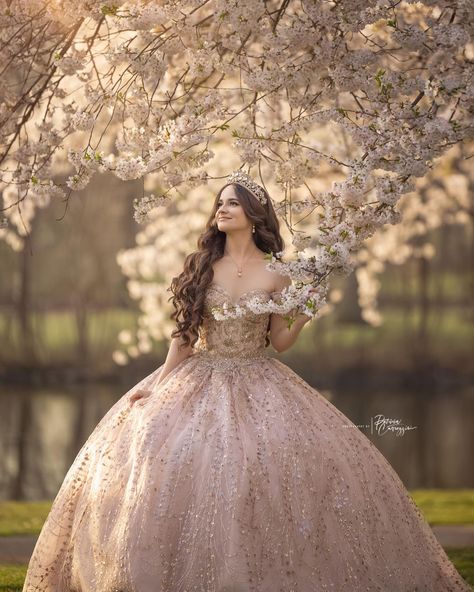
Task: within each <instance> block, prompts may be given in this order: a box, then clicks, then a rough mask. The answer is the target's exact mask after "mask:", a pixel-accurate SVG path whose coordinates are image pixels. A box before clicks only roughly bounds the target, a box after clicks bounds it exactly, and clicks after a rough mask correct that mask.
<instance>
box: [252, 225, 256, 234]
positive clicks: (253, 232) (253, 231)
mask: <svg viewBox="0 0 474 592" xmlns="http://www.w3.org/2000/svg"><path fill="white" fill-rule="evenodd" d="M252 234H255V224H252Z"/></svg>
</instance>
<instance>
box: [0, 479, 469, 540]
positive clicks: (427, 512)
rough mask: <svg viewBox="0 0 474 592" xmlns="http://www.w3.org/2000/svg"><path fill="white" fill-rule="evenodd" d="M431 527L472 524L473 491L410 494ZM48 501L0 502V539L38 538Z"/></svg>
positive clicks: (423, 491)
mask: <svg viewBox="0 0 474 592" xmlns="http://www.w3.org/2000/svg"><path fill="white" fill-rule="evenodd" d="M410 494H411V496H412V498H413V499H414V501H415V503H416V505H417V506H418V507H419V508H420V510H421V512H422V514H423V516H424V517H425V520H426V521H427V522H428V523H429V524H431V525H435V524H474V490H473V489H415V490H413V491H411V492H410ZM51 503H52V502H51V501H38V502H15V501H2V502H0V536H12V535H26V534H32V535H35V534H39V532H40V530H41V527H42V525H43V523H44V521H45V519H46V516H47V515H48V512H49V510H50V508H51Z"/></svg>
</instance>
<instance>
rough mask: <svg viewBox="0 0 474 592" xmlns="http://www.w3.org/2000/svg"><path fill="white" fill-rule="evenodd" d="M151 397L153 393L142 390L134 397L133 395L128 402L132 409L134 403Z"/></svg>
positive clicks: (137, 391)
mask: <svg viewBox="0 0 474 592" xmlns="http://www.w3.org/2000/svg"><path fill="white" fill-rule="evenodd" d="M150 395H151V391H149V390H147V389H144V388H141V389H138V390H136V391H135V392H134V393H133V395H131V396H130V397H129V399H128V402H129V404H130V407H131V406H132V405H133V403H134V402H135V401H138V400H139V399H144V398H146V397H149V396H150Z"/></svg>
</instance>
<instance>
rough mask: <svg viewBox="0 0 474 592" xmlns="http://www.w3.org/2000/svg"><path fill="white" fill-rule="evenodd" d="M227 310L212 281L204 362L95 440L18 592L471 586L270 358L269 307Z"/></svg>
mask: <svg viewBox="0 0 474 592" xmlns="http://www.w3.org/2000/svg"><path fill="white" fill-rule="evenodd" d="M251 295H253V296H257V297H258V296H261V297H262V298H264V299H267V298H270V297H271V296H272V295H271V294H268V293H266V292H263V291H262V290H257V291H254V292H248V293H246V294H244V295H242V297H241V298H242V299H245V298H249V297H250V296H251ZM224 302H228V303H229V302H230V299H229V295H228V294H227V293H226V291H225V290H224V289H223V288H220V287H219V286H217V285H215V284H212V285H211V286H210V288H209V290H208V293H207V304H206V310H205V314H204V318H203V323H202V325H201V328H200V339H199V342H198V344H197V346H196V347H195V353H194V354H193V355H191V356H190V357H189V358H187V359H186V360H184V361H183V362H181V363H180V364H179V365H178V366H177V367H176V368H175V369H174V370H173V371H172V372H170V373H169V374H168V375H167V376H166V377H165V379H164V380H163V381H162V382H161V383H160V384H158V385H157V384H156V382H157V379H158V374H159V371H160V369H161V367H160V368H158V369H157V370H155V371H154V372H153V373H152V374H150V375H149V376H147V377H146V378H144V379H143V380H142V381H141V382H140V383H138V384H137V385H136V386H135V387H133V388H132V389H131V390H130V391H129V392H128V393H126V394H125V395H124V396H123V397H122V398H121V399H120V400H119V401H118V402H117V403H115V404H114V405H113V406H112V407H111V409H110V410H109V411H108V412H107V414H106V415H105V416H104V417H103V418H102V420H101V421H100V422H99V424H98V425H97V427H96V428H95V430H94V431H93V432H92V434H91V435H90V437H89V439H88V440H87V441H86V443H85V444H84V445H83V447H82V448H81V450H80V451H79V453H78V455H77V457H76V459H75V460H74V462H73V464H72V466H71V467H70V469H69V471H68V473H67V475H66V477H65V479H64V481H63V483H62V485H61V488H60V490H59V492H58V494H57V496H56V498H55V500H54V503H53V506H52V508H51V512H50V514H49V515H48V517H47V519H46V522H45V523H44V526H43V528H42V531H41V533H40V536H39V538H38V541H37V543H36V546H35V549H34V552H33V555H32V557H31V560H30V562H29V565H28V572H27V575H26V580H25V584H24V588H23V591H24V592H326V591H331V592H376V591H377V592H415V591H416V592H422V591H425V592H469V591H470V586H468V584H467V583H466V582H465V581H464V580H463V579H462V578H461V577H460V575H459V574H458V572H457V571H456V569H455V568H454V566H453V564H452V563H451V562H450V561H449V559H448V557H447V555H446V553H445V552H444V550H443V548H442V547H441V546H440V544H439V543H438V541H437V539H436V538H435V536H434V535H433V533H432V531H431V529H430V527H429V525H428V524H427V523H426V522H425V520H424V519H423V517H422V515H421V513H420V511H419V510H418V508H417V506H416V505H415V504H414V502H413V501H412V499H411V497H410V496H409V494H408V492H407V490H406V489H405V487H404V485H403V483H402V482H401V480H400V478H399V477H398V475H397V474H396V472H395V471H394V469H393V468H392V467H391V465H390V464H389V463H388V462H387V460H386V459H385V457H384V456H383V455H382V454H381V453H380V452H379V450H378V449H377V448H376V447H375V445H373V444H372V443H371V441H370V440H369V439H368V438H367V437H366V436H365V435H364V434H363V433H362V432H361V431H360V430H359V429H357V428H355V426H354V425H353V424H352V422H351V421H350V420H349V419H348V418H347V417H346V416H345V415H343V414H342V413H341V412H340V411H339V410H338V409H337V408H335V407H334V406H333V405H332V404H331V403H330V402H328V401H327V400H326V399H325V398H324V397H323V396H322V395H321V394H320V393H319V392H318V391H317V390H315V389H313V388H312V387H310V386H309V385H308V384H307V383H306V382H305V381H304V380H303V379H302V378H301V377H299V376H298V375H297V374H295V373H294V372H293V371H292V370H291V369H290V368H289V367H288V366H286V365H284V364H283V363H281V362H280V361H279V360H277V359H275V358H271V357H269V356H267V355H266V350H265V334H266V330H267V324H268V319H269V315H268V313H259V314H257V313H253V312H250V311H249V312H247V313H246V315H245V316H244V317H243V318H240V319H237V320H235V319H233V320H225V321H216V320H214V319H213V317H212V316H211V314H210V306H212V305H213V304H220V305H221V304H223V303H224ZM138 387H146V388H149V389H150V391H151V395H150V396H149V397H147V398H145V399H143V400H141V401H140V403H139V404H136V403H135V404H134V405H133V406H132V407H129V402H128V399H129V396H130V395H131V394H132V393H133V392H134V391H135V390H136V389H137V388H138ZM347 426H352V427H354V429H348V427H347Z"/></svg>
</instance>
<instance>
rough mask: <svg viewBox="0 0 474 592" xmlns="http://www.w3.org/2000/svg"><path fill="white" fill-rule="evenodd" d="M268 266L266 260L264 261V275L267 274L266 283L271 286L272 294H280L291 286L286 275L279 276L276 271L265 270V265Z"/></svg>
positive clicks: (289, 279)
mask: <svg viewBox="0 0 474 592" xmlns="http://www.w3.org/2000/svg"><path fill="white" fill-rule="evenodd" d="M267 264H268V260H267V261H265V264H264V266H265V273H266V274H267V279H268V283H269V284H271V285H272V286H273V288H272V291H273V292H281V290H283V288H286V287H288V286H291V284H292V282H291V278H290V277H289V276H287V275H281V274H279V273H277V272H276V271H273V270H269V269H266V265H267Z"/></svg>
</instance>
